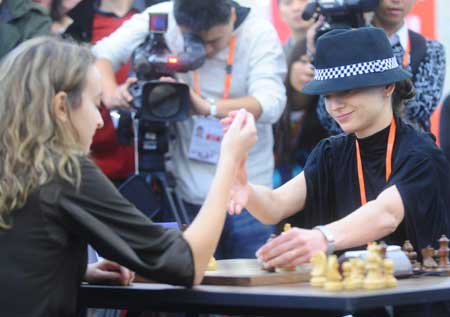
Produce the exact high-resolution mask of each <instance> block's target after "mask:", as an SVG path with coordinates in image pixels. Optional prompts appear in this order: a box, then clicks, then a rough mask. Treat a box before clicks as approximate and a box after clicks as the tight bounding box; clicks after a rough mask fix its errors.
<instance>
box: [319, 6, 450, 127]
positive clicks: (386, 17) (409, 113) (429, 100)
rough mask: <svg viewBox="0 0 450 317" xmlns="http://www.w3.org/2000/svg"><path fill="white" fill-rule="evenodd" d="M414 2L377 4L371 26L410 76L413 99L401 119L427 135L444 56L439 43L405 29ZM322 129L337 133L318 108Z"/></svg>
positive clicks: (441, 79)
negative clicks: (379, 30)
mask: <svg viewBox="0 0 450 317" xmlns="http://www.w3.org/2000/svg"><path fill="white" fill-rule="evenodd" d="M415 2H416V0H402V1H399V0H381V1H380V3H379V5H378V7H377V9H376V10H375V15H374V18H373V20H372V24H373V25H374V26H376V27H380V28H383V29H384V31H385V32H386V34H387V35H388V38H389V41H390V43H391V45H392V48H393V50H394V55H395V56H396V58H397V61H398V62H399V64H400V65H403V67H404V68H405V69H406V70H408V71H409V72H411V73H412V74H413V78H412V82H413V85H414V90H415V92H416V96H415V97H414V98H413V99H411V100H410V101H408V102H407V103H406V105H405V109H404V113H403V119H405V120H406V121H407V122H409V123H410V124H412V125H414V126H415V127H416V128H418V129H420V130H423V131H430V116H431V114H432V113H433V111H434V110H435V109H436V107H437V105H438V104H439V100H440V98H441V96H442V88H443V84H444V78H445V52H444V47H443V46H442V44H441V43H439V42H437V41H433V40H429V39H425V38H424V37H423V36H422V35H420V34H418V33H416V32H413V31H411V30H409V29H408V28H407V25H406V23H405V17H406V16H407V15H408V13H409V12H410V11H411V9H412V7H413V5H414V4H415ZM318 115H319V118H320V121H321V122H322V125H323V126H324V127H325V128H326V129H327V130H329V131H330V132H331V133H333V134H338V133H341V132H342V130H341V129H340V128H339V126H338V124H337V123H336V121H334V120H333V119H332V118H331V117H330V116H329V115H328V114H327V113H326V110H325V104H324V102H323V100H321V102H320V103H319V106H318Z"/></svg>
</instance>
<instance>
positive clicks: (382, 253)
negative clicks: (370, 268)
mask: <svg viewBox="0 0 450 317" xmlns="http://www.w3.org/2000/svg"><path fill="white" fill-rule="evenodd" d="M378 246H379V248H380V257H381V258H382V259H383V260H384V259H386V252H387V244H386V242H384V241H381V242H380V244H379V245H378Z"/></svg>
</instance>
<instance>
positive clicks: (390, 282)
mask: <svg viewBox="0 0 450 317" xmlns="http://www.w3.org/2000/svg"><path fill="white" fill-rule="evenodd" d="M383 267H384V282H385V284H386V287H396V286H397V284H398V282H397V279H396V278H395V277H394V262H393V261H392V260H391V259H384V261H383Z"/></svg>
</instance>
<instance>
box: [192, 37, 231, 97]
mask: <svg viewBox="0 0 450 317" xmlns="http://www.w3.org/2000/svg"><path fill="white" fill-rule="evenodd" d="M235 44H236V38H235V36H234V35H233V36H232V37H231V38H230V43H229V44H228V58H227V66H226V67H225V87H224V90H223V99H227V98H228V97H229V96H230V88H231V73H232V71H233V59H234V46H235ZM193 79H194V91H195V92H196V93H197V94H198V95H200V81H199V76H198V72H197V71H194V74H193Z"/></svg>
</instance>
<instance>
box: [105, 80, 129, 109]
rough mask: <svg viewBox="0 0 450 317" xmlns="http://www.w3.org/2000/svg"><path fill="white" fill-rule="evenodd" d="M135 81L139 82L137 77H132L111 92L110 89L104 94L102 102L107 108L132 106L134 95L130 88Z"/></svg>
mask: <svg viewBox="0 0 450 317" xmlns="http://www.w3.org/2000/svg"><path fill="white" fill-rule="evenodd" d="M135 83H137V78H134V77H130V78H127V80H126V81H125V82H124V83H123V84H121V85H119V86H117V88H116V89H113V90H112V91H111V92H109V93H108V91H105V92H104V93H103V96H102V102H103V104H104V105H105V106H106V108H108V109H114V108H128V107H130V103H131V101H133V96H132V95H131V93H130V92H129V88H130V86H131V85H132V84H135Z"/></svg>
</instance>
